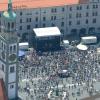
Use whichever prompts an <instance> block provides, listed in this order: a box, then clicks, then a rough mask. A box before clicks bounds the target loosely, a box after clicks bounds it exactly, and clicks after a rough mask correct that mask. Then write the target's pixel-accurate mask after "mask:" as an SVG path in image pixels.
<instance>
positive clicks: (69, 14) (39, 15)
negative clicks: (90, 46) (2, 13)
mask: <svg viewBox="0 0 100 100" xmlns="http://www.w3.org/2000/svg"><path fill="white" fill-rule="evenodd" d="M99 10H100V3H99V2H94V3H93V2H91V3H87V4H75V5H66V6H58V7H48V8H36V9H35V8H34V9H27V8H20V9H16V10H15V12H16V14H17V18H16V22H17V25H16V28H17V33H18V34H19V35H20V36H22V34H26V38H27V39H28V38H29V37H28V35H29V34H32V31H33V30H32V29H33V28H37V27H49V26H58V27H59V29H60V30H61V33H62V34H65V35H68V34H72V33H74V32H75V30H76V29H77V32H76V33H79V32H80V29H82V28H85V29H86V31H87V33H89V32H88V30H89V28H93V27H94V28H95V30H96V32H99V31H100V25H99V23H100V20H99V17H100V11H99ZM0 19H1V17H0ZM93 20H94V22H93ZM73 30H74V32H73ZM76 33H74V34H76Z"/></svg>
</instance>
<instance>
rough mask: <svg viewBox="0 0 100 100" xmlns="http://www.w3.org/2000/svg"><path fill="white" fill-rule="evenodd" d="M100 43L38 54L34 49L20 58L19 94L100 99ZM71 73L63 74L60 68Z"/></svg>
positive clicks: (49, 99)
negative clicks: (84, 49)
mask: <svg viewBox="0 0 100 100" xmlns="http://www.w3.org/2000/svg"><path fill="white" fill-rule="evenodd" d="M98 47H99V46H98V45H88V50H86V51H81V50H78V49H77V48H76V46H75V45H74V46H69V47H66V48H64V49H63V50H59V51H54V52H43V53H39V54H37V53H36V51H35V50H34V49H33V50H30V51H28V52H27V53H26V56H25V58H23V60H21V61H19V66H20V67H19V85H18V87H19V93H18V94H19V97H20V98H21V99H22V100H100V98H99V96H100V53H99V52H98V50H97V48H98ZM65 69H66V70H68V71H69V72H70V77H66V78H61V77H59V76H58V75H57V72H58V71H59V70H65Z"/></svg>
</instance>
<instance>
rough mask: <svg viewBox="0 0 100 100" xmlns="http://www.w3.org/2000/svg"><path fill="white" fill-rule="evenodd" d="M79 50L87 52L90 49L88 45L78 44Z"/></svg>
mask: <svg viewBox="0 0 100 100" xmlns="http://www.w3.org/2000/svg"><path fill="white" fill-rule="evenodd" d="M77 48H78V49H79V50H87V49H88V47H87V46H86V45H83V44H78V45H77Z"/></svg>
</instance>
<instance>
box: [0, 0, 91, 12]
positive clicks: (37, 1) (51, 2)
mask: <svg viewBox="0 0 100 100" xmlns="http://www.w3.org/2000/svg"><path fill="white" fill-rule="evenodd" d="M88 1H89V0H13V1H12V2H13V8H14V9H21V8H22V9H23V8H42V7H52V6H64V5H73V4H80V3H87V2H88ZM7 3H8V0H0V11H4V10H6V9H7Z"/></svg>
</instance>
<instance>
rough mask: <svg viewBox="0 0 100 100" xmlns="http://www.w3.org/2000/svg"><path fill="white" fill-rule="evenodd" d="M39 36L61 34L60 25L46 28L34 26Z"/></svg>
mask: <svg viewBox="0 0 100 100" xmlns="http://www.w3.org/2000/svg"><path fill="white" fill-rule="evenodd" d="M33 31H34V32H35V34H36V36H37V37H47V36H60V35H61V32H60V30H59V29H58V27H46V28H34V29H33Z"/></svg>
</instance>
